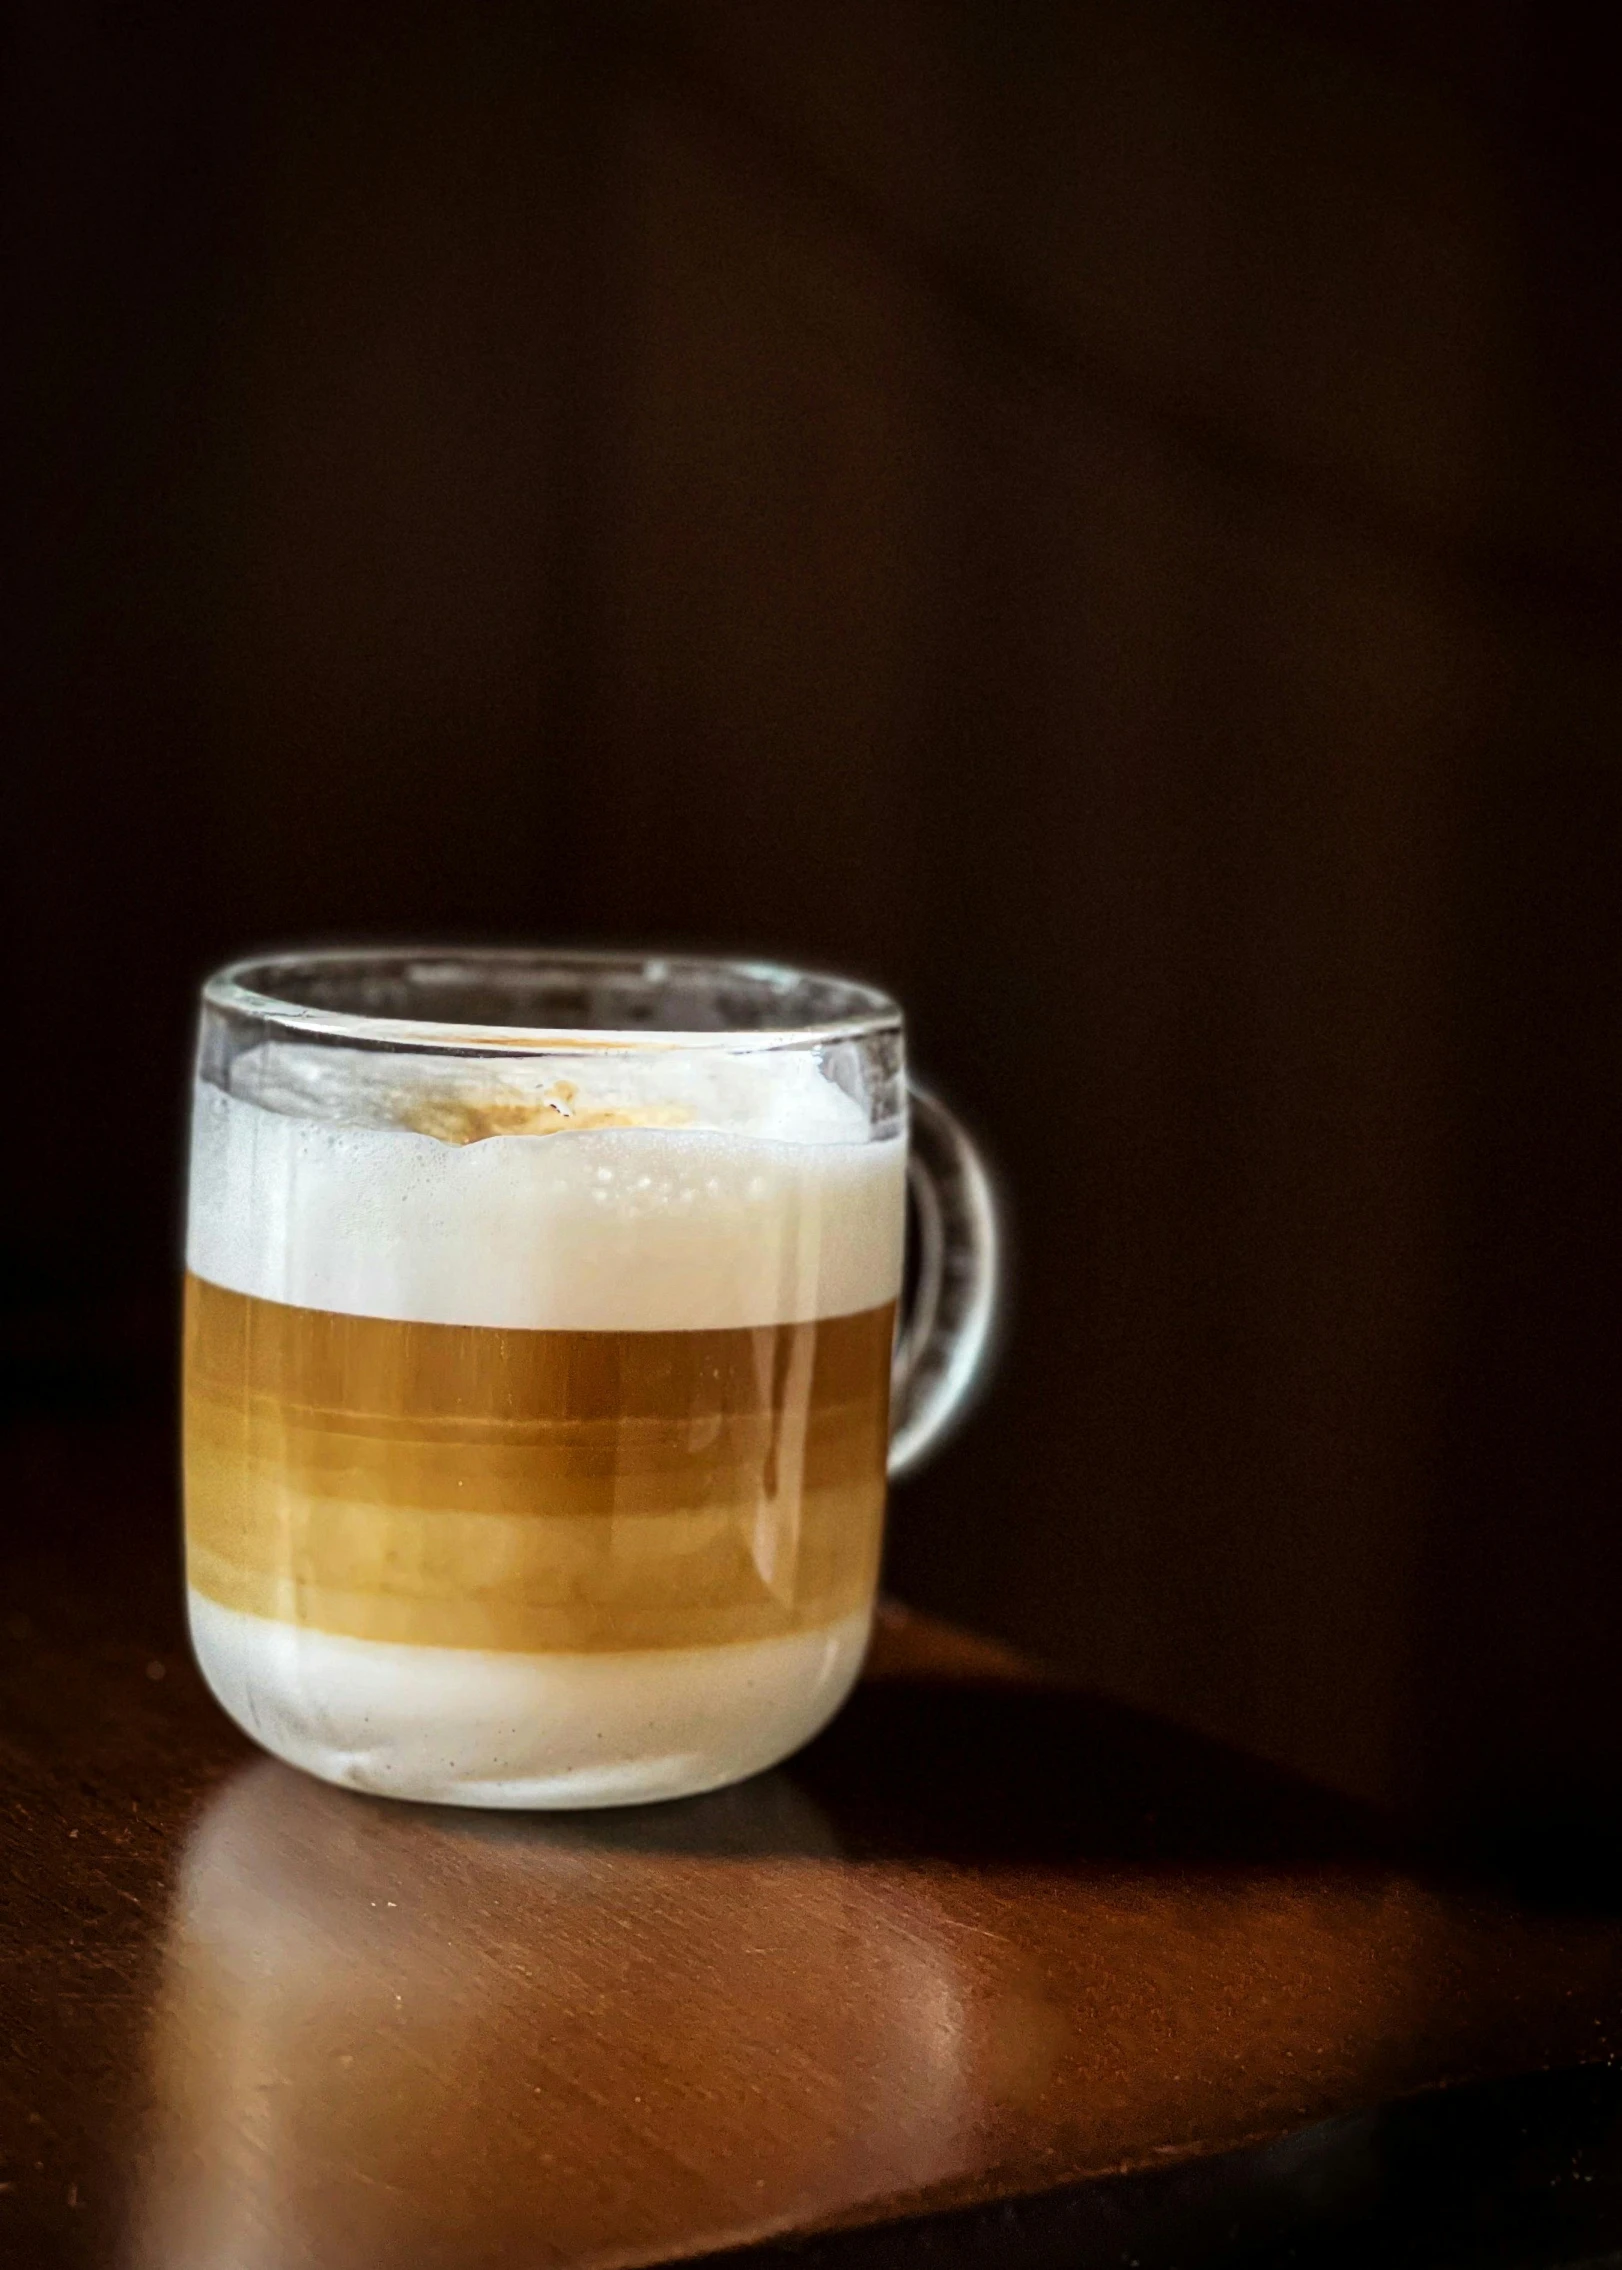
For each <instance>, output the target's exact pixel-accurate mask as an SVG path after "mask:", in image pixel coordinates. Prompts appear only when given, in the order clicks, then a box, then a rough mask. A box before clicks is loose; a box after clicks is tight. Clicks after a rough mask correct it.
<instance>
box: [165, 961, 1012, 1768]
mask: <svg viewBox="0 0 1622 2270" xmlns="http://www.w3.org/2000/svg"><path fill="white" fill-rule="evenodd" d="M909 1122H910V1143H909V1139H908V1137H909ZM909 1184H910V1187H911V1190H912V1193H913V1200H914V1214H915V1219H916V1223H917V1232H918V1234H917V1246H918V1252H917V1258H916V1264H915V1268H914V1271H913V1278H914V1285H913V1295H912V1300H911V1304H910V1313H909V1314H908V1316H907V1318H906V1320H905V1322H904V1323H903V1324H902V1326H901V1328H900V1330H899V1331H898V1329H897V1313H898V1305H899V1303H900V1300H901V1294H902V1261H903V1245H904V1230H905V1215H906V1193H907V1189H908V1187H909ZM996 1277H997V1234H996V1221H995V1209H994V1206H993V1202H992V1197H991V1192H990V1187H989V1185H988V1182H987V1178H986V1174H985V1171H984V1168H983V1166H982V1165H981V1163H980V1161H979V1160H978V1159H977V1157H976V1155H975V1153H974V1151H973V1149H972V1148H971V1147H970V1145H969V1143H968V1141H967V1139H966V1138H965V1136H964V1135H963V1133H962V1131H961V1129H960V1128H959V1127H958V1126H957V1124H956V1122H955V1121H954V1120H953V1119H952V1118H951V1117H950V1116H949V1115H948V1113H947V1112H946V1111H945V1110H944V1108H943V1107H942V1106H941V1105H940V1104H939V1103H937V1102H935V1101H933V1100H932V1099H931V1098H929V1097H927V1096H925V1095H924V1094H922V1093H921V1092H920V1091H918V1090H916V1089H913V1090H912V1091H911V1092H910V1095H909V1090H908V1086H907V1082H906V1078H905V1073H904V1062H903V1040H902V1020H901V1013H900V1011H899V1010H898V1009H897V1007H896V1005H895V1004H894V1003H893V1002H892V1001H890V1000H888V999H886V998H885V996H884V995H883V994H880V993H876V992H874V991H872V990H871V989H870V988H868V987H866V986H861V985H854V984H847V983H845V982H843V981H841V980H838V979H832V978H825V977H813V976H806V975H803V974H801V973H799V972H797V971H794V970H787V969H778V968H775V967H771V966H767V965H761V964H754V963H734V962H717V961H703V960H694V959H683V958H678V957H659V958H653V957H649V958H641V957H635V956H628V955H616V954H590V953H541V952H527V951H511V952H508V951H478V952H456V953H436V952H432V951H421V952H381V951H369V950H368V951H359V952H336V953H311V954H301V955H290V956H285V957H280V958H275V959H266V960H261V961H256V962H251V963H239V964H237V965H236V966H234V967H233V968H230V969H227V970H225V971H223V972H221V973H220V974H219V975H218V976H216V977H214V978H211V979H210V980H209V982H208V984H207V985H206V986H205V988H204V992H203V1010H202V1025H201V1034H200V1040H199V1049H198V1064H197V1084H196V1092H195V1100H194V1111H193V1121H192V1150H191V1178H190V1195H189V1207H188V1228H187V1277H186V1324H185V1498H186V1564H187V1580H188V1598H189V1607H190V1618H191V1632H192V1643H193V1647H194V1649H195V1651H196V1655H197V1660H198V1663H199V1664H200V1666H201V1668H202V1671H203V1675H204V1677H205V1678H206V1679H207V1681H208V1683H209V1685H210V1687H211V1688H212V1689H213V1691H214V1693H215V1695H216V1697H217V1698H218V1700H219V1701H220V1702H221V1704H222V1705H223V1706H224V1708H225V1709H226V1710H227V1711H228V1712H229V1714H230V1715H231V1717H233V1718H234V1719H235V1720H236V1721H237V1723H238V1724H239V1725H240V1726H242V1727H243V1728H244V1729H245V1730H246V1731H247V1732H248V1733H249V1734H251V1735H253V1736H254V1737H255V1738H256V1740H258V1741H259V1742H260V1743H262V1744H263V1745H264V1747H265V1748H266V1749H268V1750H271V1751H273V1752H274V1753H275V1754H276V1755H278V1756H279V1757H282V1758H285V1759H287V1760H288V1761H289V1762H290V1763H292V1764H294V1765H298V1766H302V1767H304V1768H306V1769H307V1770H308V1771H310V1772H312V1773H315V1774H318V1775H320V1776H321V1777H322V1778H323V1779H325V1780H328V1781H333V1782H338V1783H341V1784H345V1785H347V1786H349V1787H351V1788H357V1789H366V1790H372V1791H376V1792H380V1793H385V1794H390V1795H393V1796H398V1797H407V1798H418V1799H431V1800H435V1801H439V1802H445V1803H452V1804H462V1805H489V1806H594V1805H615V1804H626V1803H636V1802H640V1801H643V1800H646V1799H651V1798H665V1797H677V1796H686V1795H689V1794H691V1793H693V1792H696V1791H699V1790H704V1789H713V1788H717V1787H720V1786H721V1785H722V1784H724V1783H727V1782H731V1781H736V1780H738V1779H740V1778H741V1777H742V1776H744V1775H746V1774H750V1773H755V1772H757V1771H759V1770H760V1769H761V1768H763V1767H766V1766H769V1765H772V1764H774V1763H775V1762H776V1761H777V1760H778V1759H780V1758H783V1757H785V1756H787V1755H788V1753H789V1752H790V1751H791V1750H794V1749H797V1748H798V1747H799V1746H800V1744H801V1743H803V1742H805V1741H807V1740H808V1739H809V1738H810V1736H811V1735H813V1734H814V1733H816V1731H817V1730H818V1729H819V1728H820V1727H821V1726H822V1725H824V1724H825V1723H826V1721H827V1720H828V1719H829V1718H830V1717H831V1716H832V1715H833V1713H834V1712H835V1711H836V1710H837V1709H838V1708H839V1705H840V1704H841V1703H842V1702H843V1701H844V1699H845V1697H846V1695H847V1694H848V1693H849V1691H850V1689H851V1686H852V1684H853V1683H854V1681H855V1678H856V1675H857V1672H858V1671H859V1669H860V1667H861V1662H862V1656H863V1653H864V1651H865V1648H866V1645H867V1638H868V1632H869V1627H870V1623H871V1618H872V1611H873V1600H874V1592H875V1588H876V1585H877V1580H878V1569H879V1547H880V1537H881V1530H882V1524H883V1514H884V1495H885V1480H886V1473H887V1472H888V1473H890V1474H897V1473H902V1472H905V1471H907V1470H908V1469H909V1468H911V1467H913V1466H915V1465H916V1464H917V1463H918V1462H919V1461H920V1460H921V1459H922V1458H923V1457H924V1456H925V1455H926V1453H927V1452H928V1451H929V1450H931V1449H932V1448H933V1447H934V1445H935V1444H936V1443H937V1442H938V1441H939V1440H940V1439H941V1437H942V1435H943V1434H944V1432H945V1431H946V1429H947V1428H948V1426H949V1425H950V1424H951V1423H952V1421H953V1420H954V1419H955V1418H956V1417H958V1416H959V1415H960V1414H961V1413H962V1410H963V1408H964V1405H965V1401H966V1398H967V1396H968V1394H969V1391H970V1389H971V1388H972V1386H973V1384H974V1382H975V1379H976V1377H977V1375H978V1374H979V1373H980V1372H981V1371H982V1369H983V1367H984V1362H985V1358H986V1354H987V1349H988V1345H989V1340H990V1335H991V1327H992V1323H993V1319H994V1312H995V1305H996Z"/></svg>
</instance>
